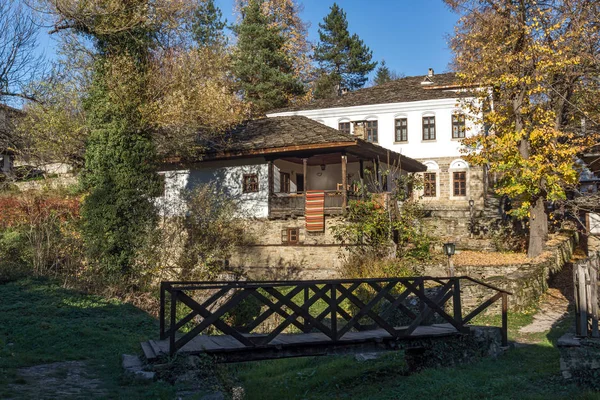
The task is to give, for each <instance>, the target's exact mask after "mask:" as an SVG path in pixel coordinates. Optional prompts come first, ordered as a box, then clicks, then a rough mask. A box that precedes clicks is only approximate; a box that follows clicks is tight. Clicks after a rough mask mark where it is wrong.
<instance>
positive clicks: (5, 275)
mask: <svg viewBox="0 0 600 400" xmlns="http://www.w3.org/2000/svg"><path fill="white" fill-rule="evenodd" d="M31 265H32V263H31V251H30V248H29V243H28V241H27V238H26V236H25V235H24V234H23V233H22V232H20V231H19V230H16V229H6V230H3V231H0V282H2V283H4V282H9V281H13V280H17V279H19V278H23V277H25V276H27V275H30V274H31Z"/></svg>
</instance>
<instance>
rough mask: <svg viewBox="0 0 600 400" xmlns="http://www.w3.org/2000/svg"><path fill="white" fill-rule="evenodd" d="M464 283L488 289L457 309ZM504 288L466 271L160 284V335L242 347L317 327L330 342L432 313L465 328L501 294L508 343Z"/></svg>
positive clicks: (409, 323)
mask: <svg viewBox="0 0 600 400" xmlns="http://www.w3.org/2000/svg"><path fill="white" fill-rule="evenodd" d="M465 282H468V283H469V284H470V285H473V284H474V285H482V286H484V287H487V288H488V289H490V290H491V291H492V292H493V294H492V295H491V296H490V297H489V298H488V299H487V300H485V301H483V302H481V303H480V304H478V305H477V306H475V307H474V308H473V309H472V310H471V311H470V312H468V313H467V314H466V315H463V314H464V313H463V308H462V299H461V283H465ZM509 294H511V293H509V292H507V291H505V290H502V289H499V288H496V287H493V286H491V285H488V284H486V283H484V282H481V281H478V280H476V279H473V278H470V277H467V276H460V277H447V278H434V277H410V278H394V279H359V280H357V279H346V280H314V281H228V282H162V283H161V287H160V338H161V340H165V339H169V353H170V354H171V355H173V354H175V353H176V352H177V351H178V350H179V349H181V348H182V347H183V346H184V345H186V344H187V343H188V342H190V341H191V340H193V339H194V338H195V337H196V336H198V335H201V334H214V333H216V332H221V334H224V335H229V336H230V337H232V338H234V339H235V340H237V341H238V342H239V343H240V344H241V345H243V346H244V348H256V347H264V346H270V345H272V343H273V341H274V340H275V339H276V338H277V336H278V335H280V334H282V333H299V334H300V333H311V332H313V333H314V332H320V333H322V334H324V335H325V336H326V337H327V338H328V340H329V341H330V342H331V343H332V344H336V343H338V342H339V341H340V340H342V338H343V336H344V335H345V334H346V333H348V332H360V331H367V330H374V329H383V330H385V331H386V332H387V334H389V335H391V337H392V338H393V339H396V340H400V339H403V338H406V337H408V336H410V335H411V334H412V333H413V332H414V331H415V329H417V327H419V326H422V325H427V324H431V321H432V319H434V318H437V320H438V321H439V322H442V323H447V324H450V325H452V326H453V327H454V328H455V329H456V331H457V332H467V331H468V329H469V328H468V326H467V324H468V323H469V322H471V321H472V320H473V318H475V317H476V316H478V315H479V314H481V313H482V312H483V311H484V310H485V309H487V308H488V307H490V306H491V305H492V304H494V303H495V302H496V301H498V300H501V302H502V341H503V345H504V346H506V345H507V310H508V295H509Z"/></svg>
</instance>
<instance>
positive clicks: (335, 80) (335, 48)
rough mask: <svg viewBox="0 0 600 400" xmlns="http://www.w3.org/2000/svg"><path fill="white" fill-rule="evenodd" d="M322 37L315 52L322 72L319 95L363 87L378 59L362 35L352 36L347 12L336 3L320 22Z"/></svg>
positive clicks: (340, 92)
mask: <svg viewBox="0 0 600 400" xmlns="http://www.w3.org/2000/svg"><path fill="white" fill-rule="evenodd" d="M319 40H320V42H319V44H318V45H317V48H316V49H315V55H314V58H315V61H317V63H318V64H319V72H320V77H319V78H318V80H317V83H316V87H315V97H317V98H327V97H335V96H341V94H342V93H343V92H344V91H346V90H356V89H359V88H361V87H363V86H364V85H365V83H366V82H367V75H368V74H369V73H370V72H371V71H373V69H375V67H376V66H377V62H371V59H372V58H373V52H372V51H371V50H370V49H369V48H368V47H367V46H366V45H365V44H364V43H363V41H362V40H361V39H360V38H359V37H358V35H357V34H353V35H350V32H349V31H348V21H347V20H346V13H345V12H344V10H343V9H341V8H340V7H339V6H338V5H337V4H336V3H334V4H333V6H331V12H330V13H329V14H328V15H327V16H326V17H325V18H324V19H323V23H320V24H319Z"/></svg>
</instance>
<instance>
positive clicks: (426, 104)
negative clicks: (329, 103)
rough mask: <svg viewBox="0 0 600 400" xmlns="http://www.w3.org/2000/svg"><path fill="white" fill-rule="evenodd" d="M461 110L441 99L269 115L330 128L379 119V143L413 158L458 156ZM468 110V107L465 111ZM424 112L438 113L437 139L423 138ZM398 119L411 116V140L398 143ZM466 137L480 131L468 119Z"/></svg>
mask: <svg viewBox="0 0 600 400" xmlns="http://www.w3.org/2000/svg"><path fill="white" fill-rule="evenodd" d="M458 110H461V108H460V106H459V101H458V99H438V100H426V101H415V102H407V103H392V104H376V105H368V106H356V107H342V108H329V109H317V110H303V111H291V112H284V113H276V114H268V116H269V117H274V116H285V115H302V116H306V117H308V118H311V119H313V120H316V121H319V122H321V123H323V124H325V125H327V126H329V127H331V128H335V129H337V128H338V123H339V122H343V121H361V120H377V121H378V122H377V125H378V136H379V140H378V143H377V144H379V145H380V146H382V147H385V148H387V149H391V150H394V151H395V152H398V153H401V154H403V155H406V156H408V157H411V158H415V159H423V158H436V157H454V156H455V157H459V156H460V155H461V153H460V148H461V144H460V139H452V114H453V113H454V112H456V111H458ZM462 111H463V112H465V113H466V110H462ZM424 115H435V127H436V140H422V137H423V127H422V118H423V116H424ZM396 118H407V119H408V142H403V143H395V141H394V139H395V126H394V120H395V119H396ZM466 125H467V133H466V135H467V136H472V135H473V134H474V133H478V132H479V129H480V126H479V124H474V123H473V121H470V120H469V118H467V122H466Z"/></svg>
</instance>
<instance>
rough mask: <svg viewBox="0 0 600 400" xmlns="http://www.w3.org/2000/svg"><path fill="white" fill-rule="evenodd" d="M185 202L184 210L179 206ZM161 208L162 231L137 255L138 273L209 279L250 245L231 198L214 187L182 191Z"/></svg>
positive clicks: (241, 218)
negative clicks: (235, 253)
mask: <svg viewBox="0 0 600 400" xmlns="http://www.w3.org/2000/svg"><path fill="white" fill-rule="evenodd" d="M181 199H183V206H182V204H181ZM170 203H171V204H166V205H164V210H165V213H166V215H167V216H166V217H165V218H164V219H163V222H162V224H161V227H160V229H158V230H157V231H156V232H154V236H153V238H151V239H152V240H151V242H150V243H149V245H148V246H146V247H145V248H144V249H143V251H142V252H141V253H140V254H139V257H138V260H139V262H138V264H139V265H138V268H139V270H138V275H140V274H142V273H148V274H153V275H155V278H156V277H159V278H160V279H169V280H212V279H216V278H218V276H219V275H220V274H221V273H222V272H224V269H225V266H226V265H227V260H228V259H229V258H230V257H231V255H232V253H233V251H234V250H235V248H236V247H237V246H243V245H246V244H247V243H249V242H250V241H252V240H253V239H252V238H251V237H248V233H247V229H246V224H247V223H248V222H247V220H246V219H244V218H243V217H242V215H241V211H240V207H238V204H237V203H236V201H235V200H232V199H231V198H229V197H228V196H227V195H226V194H225V193H223V192H221V191H219V190H218V189H217V187H216V186H215V185H212V184H206V185H201V186H198V187H196V188H194V189H193V190H183V191H182V192H181V194H180V196H179V197H177V198H175V199H171V202H170Z"/></svg>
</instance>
